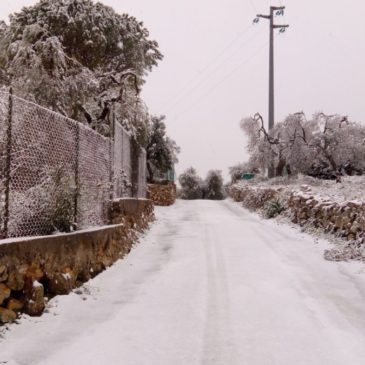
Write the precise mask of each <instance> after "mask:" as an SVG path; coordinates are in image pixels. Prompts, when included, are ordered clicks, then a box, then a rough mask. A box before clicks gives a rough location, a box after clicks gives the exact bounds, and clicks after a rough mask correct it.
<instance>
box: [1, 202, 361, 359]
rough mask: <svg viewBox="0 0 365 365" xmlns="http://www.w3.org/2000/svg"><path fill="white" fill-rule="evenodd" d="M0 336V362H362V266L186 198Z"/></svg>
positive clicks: (224, 208) (281, 229) (294, 233)
mask: <svg viewBox="0 0 365 365" xmlns="http://www.w3.org/2000/svg"><path fill="white" fill-rule="evenodd" d="M157 217H158V222H157V223H156V224H155V225H154V226H153V228H152V230H151V231H150V232H149V233H148V235H147V236H146V237H144V238H143V239H142V241H141V243H140V244H139V245H138V246H137V247H136V248H135V249H134V250H133V251H132V252H131V254H130V255H129V256H128V257H127V258H126V259H125V260H123V261H119V262H118V263H116V264H115V265H114V266H113V267H112V268H110V269H109V270H107V271H105V272H104V273H102V274H101V275H99V276H98V277H97V278H95V279H94V280H92V281H90V282H89V283H88V284H86V285H85V286H84V287H83V288H82V289H81V290H76V292H75V293H73V294H71V295H69V296H63V297H57V298H55V299H53V300H52V301H51V302H50V305H49V309H48V313H46V314H44V315H43V316H42V317H40V318H29V317H23V318H22V319H21V320H20V324H18V325H12V326H10V331H7V332H5V333H4V337H3V338H2V339H0V364H8V365H32V364H42V365H45V364H47V365H61V364H62V365H64V364H77V365H86V364H87V365H94V364H95V365H100V364H105V365H106V364H108V365H114V364H123V365H198V364H201V365H216V364H220V365H234V364H237V365H245V364H247V365H292V364H295V365H340V364H341V365H345V364H346V365H363V364H364V359H365V266H364V265H363V264H360V263H356V262H352V263H334V262H327V261H325V260H323V258H322V251H323V248H324V246H325V245H326V243H325V242H317V241H315V239H314V238H313V237H310V236H308V235H306V234H303V233H300V231H299V230H297V229H295V228H291V227H288V226H286V225H277V223H275V222H273V221H263V220H260V218H258V217H257V216H256V215H253V214H251V213H248V212H247V211H246V210H244V209H243V208H241V207H239V206H238V205H237V204H234V203H232V202H230V201H224V202H212V201H190V202H183V201H178V203H177V204H176V205H175V206H173V207H169V208H161V209H158V211H157Z"/></svg>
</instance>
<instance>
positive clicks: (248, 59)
mask: <svg viewBox="0 0 365 365" xmlns="http://www.w3.org/2000/svg"><path fill="white" fill-rule="evenodd" d="M267 44H268V41H266V42H265V43H264V44H262V45H261V46H260V47H259V48H257V49H256V51H255V52H253V53H252V54H251V55H250V57H248V58H247V59H246V60H245V61H244V62H243V63H241V64H240V65H238V66H237V67H235V68H234V69H233V70H231V71H230V72H229V73H228V74H226V75H225V76H224V77H223V78H221V79H220V80H219V81H218V82H216V83H215V84H214V85H213V86H212V87H210V88H209V89H208V91H207V92H205V93H204V94H203V95H201V96H200V97H198V98H197V99H195V100H194V102H193V103H192V104H191V105H190V106H189V107H188V108H185V109H183V110H182V111H181V112H180V113H179V115H178V116H177V117H176V118H175V120H177V119H179V118H180V117H181V116H182V115H184V114H185V113H186V112H188V111H191V110H192V109H193V107H195V106H196V105H197V104H198V103H199V102H200V101H201V100H202V99H204V98H205V97H206V96H207V95H209V94H210V93H211V92H213V91H214V90H215V89H216V88H217V87H218V86H220V85H221V84H222V83H223V82H224V81H226V80H227V79H229V78H230V77H232V75H233V74H234V73H235V72H236V71H237V70H239V69H240V68H241V67H243V66H244V65H246V64H247V63H248V62H250V61H251V60H252V59H253V58H255V57H256V56H257V55H258V54H259V53H260V52H261V51H263V50H264V49H265V48H266V46H267Z"/></svg>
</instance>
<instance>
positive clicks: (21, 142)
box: [0, 92, 146, 237]
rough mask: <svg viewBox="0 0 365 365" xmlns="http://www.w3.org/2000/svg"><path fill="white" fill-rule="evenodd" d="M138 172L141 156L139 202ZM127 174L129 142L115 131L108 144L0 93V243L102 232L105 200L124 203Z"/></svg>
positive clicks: (140, 194) (83, 128)
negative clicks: (83, 231) (87, 230)
mask: <svg viewBox="0 0 365 365" xmlns="http://www.w3.org/2000/svg"><path fill="white" fill-rule="evenodd" d="M10 100H11V101H10ZM9 162H10V164H9ZM145 165H146V159H145V153H142V155H141V156H140V157H139V160H138V181H135V182H134V183H135V184H137V191H138V194H137V195H138V197H141V198H142V197H145V196H146V180H145ZM131 166H132V163H131V139H130V136H129V134H128V133H127V132H126V131H125V130H124V129H123V128H122V127H121V125H120V124H119V123H116V124H115V133H114V140H113V139H110V138H107V137H104V136H102V135H100V134H99V133H97V132H95V131H94V130H92V129H90V128H88V127H87V126H85V125H83V124H80V123H77V122H75V121H74V120H72V119H69V118H67V117H64V116H62V115H60V114H57V113H54V112H52V111H50V110H48V109H45V108H42V107H40V106H39V105H36V104H33V103H31V102H28V101H26V100H24V99H21V98H18V97H16V96H11V97H10V96H9V94H8V93H5V92H0V174H1V179H0V224H1V233H2V237H20V236H33V235H44V234H50V233H53V232H55V231H57V230H60V231H69V230H73V229H81V228H86V227H92V226H99V225H104V224H107V223H108V216H107V205H108V202H109V200H110V199H113V198H118V197H125V196H131V193H132V189H131V186H132V183H133V182H132V175H133V174H132V167H131ZM7 177H9V178H7ZM6 207H8V212H7V209H6Z"/></svg>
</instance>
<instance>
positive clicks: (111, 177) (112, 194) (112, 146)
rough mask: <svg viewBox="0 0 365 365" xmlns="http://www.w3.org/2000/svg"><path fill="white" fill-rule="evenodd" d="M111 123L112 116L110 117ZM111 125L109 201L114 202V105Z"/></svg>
mask: <svg viewBox="0 0 365 365" xmlns="http://www.w3.org/2000/svg"><path fill="white" fill-rule="evenodd" d="M109 121H110V116H109ZM109 125H110V139H109V148H110V152H109V184H110V187H109V199H110V201H113V199H114V181H113V180H114V165H115V161H114V154H115V109H114V104H113V107H112V120H111V121H110V122H109Z"/></svg>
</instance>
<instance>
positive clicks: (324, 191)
mask: <svg viewBox="0 0 365 365" xmlns="http://www.w3.org/2000/svg"><path fill="white" fill-rule="evenodd" d="M247 183H248V184H252V185H254V186H258V187H259V186H263V187H267V186H270V185H271V186H275V187H283V188H285V189H288V190H300V187H301V186H302V185H308V186H310V187H311V190H312V192H313V193H314V194H315V195H316V196H322V197H323V198H329V199H330V200H331V201H333V202H338V203H341V202H346V201H350V200H356V201H365V196H364V191H365V176H344V177H342V178H341V183H336V181H335V180H321V179H315V178H312V177H310V176H303V175H300V176H297V177H293V178H291V179H288V178H285V177H277V178H274V179H271V180H266V179H265V180H264V181H257V180H255V179H253V180H252V181H251V182H242V184H247Z"/></svg>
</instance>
